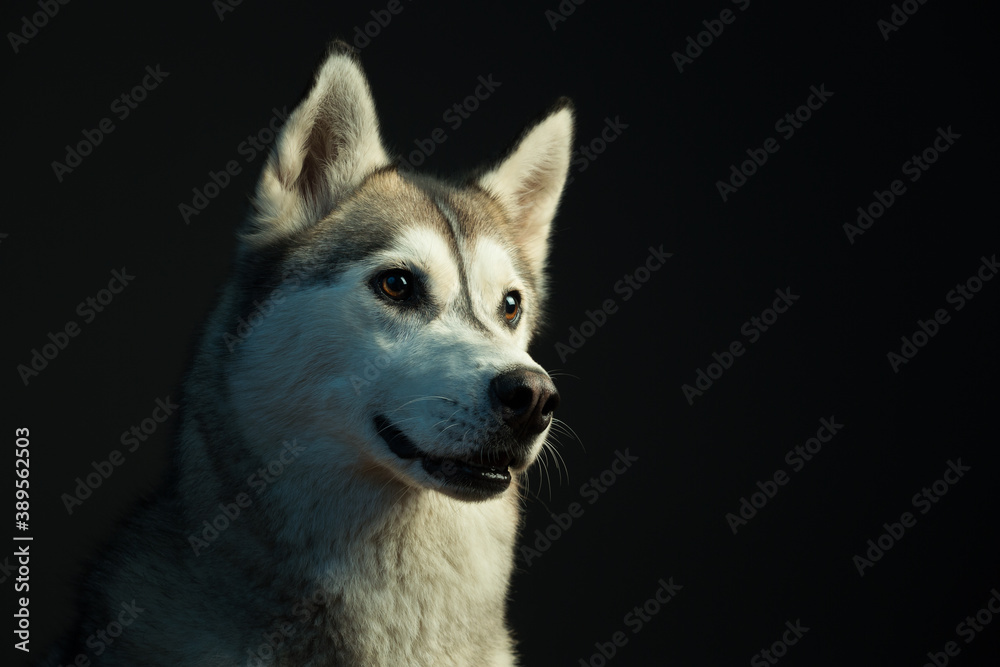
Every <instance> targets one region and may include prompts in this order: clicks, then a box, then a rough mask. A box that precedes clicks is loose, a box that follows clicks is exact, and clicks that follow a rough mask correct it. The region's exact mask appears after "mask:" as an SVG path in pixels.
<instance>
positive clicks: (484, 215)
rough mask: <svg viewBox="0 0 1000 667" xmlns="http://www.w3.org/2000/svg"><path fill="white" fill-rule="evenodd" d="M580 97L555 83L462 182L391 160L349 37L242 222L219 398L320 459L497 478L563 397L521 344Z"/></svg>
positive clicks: (287, 131) (526, 450)
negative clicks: (505, 146)
mask: <svg viewBox="0 0 1000 667" xmlns="http://www.w3.org/2000/svg"><path fill="white" fill-rule="evenodd" d="M572 124H573V115H572V110H571V108H570V106H569V104H568V102H567V101H561V102H560V103H559V104H557V106H556V107H555V108H554V109H553V110H551V111H550V113H549V114H548V115H546V116H545V117H544V118H542V119H541V120H540V121H539V122H537V123H535V124H533V125H532V126H530V127H529V128H528V129H527V130H526V131H525V132H524V134H523V135H522V136H521V138H520V139H519V141H518V142H516V144H515V145H514V147H513V149H512V150H511V151H509V153H508V154H507V155H506V157H504V158H503V159H502V160H500V161H499V162H498V163H497V164H495V165H492V166H490V167H488V168H485V169H483V170H481V171H480V172H477V173H476V174H475V175H474V176H472V177H471V178H469V179H468V180H466V181H464V182H455V183H453V182H445V181H442V180H439V179H435V178H431V177H427V176H422V175H417V174H413V173H410V172H407V171H403V170H401V169H399V168H398V167H397V166H396V165H395V164H394V163H393V162H392V160H391V159H390V158H389V156H388V154H387V153H386V151H385V149H384V148H383V145H382V140H381V137H380V132H379V126H378V120H377V116H376V113H375V107H374V103H373V101H372V95H371V92H370V90H369V86H368V83H367V81H366V79H365V76H364V74H363V72H362V70H361V68H360V66H359V64H358V62H357V61H356V59H355V57H354V55H353V54H352V53H351V51H350V48H349V47H347V46H346V45H343V44H337V45H334V47H333V49H332V50H331V52H330V54H329V55H328V57H327V59H326V61H325V62H324V63H323V65H322V66H321V67H320V69H319V71H318V72H317V74H316V78H315V82H314V84H313V87H312V89H311V91H310V92H309V94H308V95H307V97H306V99H305V100H304V101H303V102H302V103H301V104H300V106H299V107H298V108H297V109H296V110H295V111H294V112H293V113H292V114H290V115H289V117H288V120H287V122H286V124H285V126H284V127H283V129H282V131H281V133H280V135H279V137H278V139H277V141H276V144H275V147H274V150H273V152H272V155H271V156H270V159H269V161H268V163H267V165H266V166H265V168H264V170H263V173H262V175H261V178H260V182H259V185H258V188H257V192H256V196H255V199H254V212H253V214H252V215H251V217H250V219H249V221H248V223H247V226H246V228H245V229H244V231H243V233H242V235H241V245H240V250H239V255H238V267H237V277H236V280H235V282H234V285H235V287H234V288H233V289H231V291H230V293H229V297H228V298H229V302H230V304H231V308H230V311H229V312H230V315H229V316H228V318H227V323H226V325H225V326H226V329H227V331H229V332H233V331H234V330H235V329H239V327H240V326H241V325H242V326H243V332H244V333H245V334H246V335H234V334H232V333H230V340H231V341H232V339H233V337H234V336H235V341H234V342H233V343H232V344H231V345H228V346H227V351H226V353H225V354H227V355H228V357H229V359H230V361H229V363H230V364H232V368H231V371H230V372H229V373H228V374H227V376H228V377H230V378H231V379H229V380H228V382H229V387H228V391H229V396H230V398H231V400H232V402H233V403H234V404H239V405H240V406H241V410H240V411H239V413H238V425H239V428H240V429H241V430H242V434H243V437H244V438H245V439H246V440H248V441H251V442H261V443H264V442H270V443H276V442H280V441H281V440H282V439H287V438H289V437H290V436H294V437H295V438H296V439H297V440H299V441H300V442H301V441H303V440H305V441H307V442H309V443H310V444H311V445H314V446H310V447H309V448H308V451H309V457H310V459H311V465H314V466H325V467H326V468H327V469H329V470H330V472H331V474H337V473H338V472H341V471H342V470H343V468H345V467H349V468H352V473H353V474H355V475H369V476H373V477H378V476H379V475H381V476H383V477H388V478H390V479H392V480H395V481H397V482H401V483H403V484H405V485H406V486H408V487H411V488H425V489H435V490H438V491H441V492H444V493H446V494H448V495H450V496H453V497H455V498H459V499H462V500H484V499H488V498H492V497H496V496H498V495H500V494H502V493H504V492H505V491H506V490H507V489H508V488H509V487H510V486H511V479H512V475H514V476H516V475H517V474H519V473H521V472H522V471H523V470H525V469H526V468H527V467H528V466H529V465H530V464H531V463H532V462H533V461H534V459H535V458H536V457H537V455H538V453H539V451H540V449H541V447H542V445H543V442H544V440H545V438H546V436H547V434H548V431H549V428H550V426H551V422H552V413H553V410H554V409H555V407H556V405H557V404H558V401H559V398H558V393H557V391H556V388H555V386H554V385H553V383H552V380H551V378H550V377H549V375H548V374H547V373H546V372H545V371H544V370H543V369H542V368H541V367H540V366H539V365H538V364H537V363H536V362H535V361H534V360H533V359H532V358H531V357H530V356H529V355H528V353H527V348H528V343H529V341H530V339H531V337H532V334H533V333H534V331H535V330H536V327H537V325H538V322H539V315H540V312H541V307H542V304H543V299H544V296H545V279H544V266H545V261H546V256H547V253H548V238H549V231H550V227H551V223H552V219H553V217H554V216H555V213H556V209H557V206H558V203H559V199H560V196H561V193H562V190H563V186H564V183H565V180H566V175H567V171H568V168H569V160H570V144H571V138H572Z"/></svg>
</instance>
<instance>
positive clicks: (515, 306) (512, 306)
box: [503, 292, 521, 324]
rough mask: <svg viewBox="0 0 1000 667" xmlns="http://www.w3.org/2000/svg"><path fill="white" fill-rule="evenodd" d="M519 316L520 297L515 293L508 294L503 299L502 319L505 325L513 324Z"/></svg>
mask: <svg viewBox="0 0 1000 667" xmlns="http://www.w3.org/2000/svg"><path fill="white" fill-rule="evenodd" d="M520 316H521V295H520V294H518V293H517V292H508V293H507V296H505V297H504V298H503V318H504V320H506V321H507V324H514V323H515V322H517V319H518V318H519V317H520Z"/></svg>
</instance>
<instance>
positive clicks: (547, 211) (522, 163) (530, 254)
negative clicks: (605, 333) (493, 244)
mask: <svg viewBox="0 0 1000 667" xmlns="http://www.w3.org/2000/svg"><path fill="white" fill-rule="evenodd" d="M572 142H573V106H572V104H571V103H570V101H569V99H567V98H565V97H564V98H562V99H560V100H559V101H558V102H557V103H556V106H555V107H554V108H553V109H552V110H551V111H550V112H549V114H548V115H547V116H545V117H544V118H543V119H542V120H541V121H539V122H538V123H536V124H535V125H533V126H530V127H529V128H528V129H527V130H525V132H524V134H523V135H522V136H521V138H520V139H519V140H518V142H517V144H516V145H515V147H514V149H513V150H512V151H511V152H510V153H509V154H508V155H507V157H505V158H504V159H503V160H501V161H500V163H499V164H498V165H496V166H495V167H493V168H492V169H490V170H488V171H486V172H485V173H484V174H482V175H481V176H479V177H478V178H477V179H476V182H477V183H478V184H479V186H480V187H482V188H483V189H484V190H486V191H487V192H489V193H491V194H492V195H493V196H494V197H496V198H497V199H498V200H499V201H500V203H501V205H502V206H503V207H504V209H506V211H507V213H508V215H509V216H510V220H511V224H512V226H513V230H514V241H515V243H516V244H517V245H518V246H519V247H521V248H523V249H524V252H525V255H526V259H527V260H528V263H529V265H530V268H531V271H532V272H533V273H534V274H535V276H539V277H540V276H541V275H542V269H543V268H544V267H545V260H546V258H547V256H548V250H549V232H550V230H551V227H552V219H553V218H554V217H555V215H556V209H557V208H558V207H559V199H560V197H561V196H562V191H563V187H564V186H565V184H566V175H567V173H568V172H569V160H570V153H571V144H572Z"/></svg>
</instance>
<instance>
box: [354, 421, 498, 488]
mask: <svg viewBox="0 0 1000 667" xmlns="http://www.w3.org/2000/svg"><path fill="white" fill-rule="evenodd" d="M373 422H374V424H375V431H376V432H377V433H378V434H379V435H380V436H381V437H382V439H383V440H385V443H386V444H387V445H388V446H389V449H390V450H391V451H392V453H393V454H395V455H396V456H398V457H399V458H401V459H404V460H412V459H419V460H420V465H421V467H423V469H424V472H426V473H427V474H428V475H430V476H431V477H432V478H433V479H434V480H436V481H437V482H439V483H440V484H441V487H440V490H441V491H444V492H445V493H448V494H449V495H451V496H454V497H456V498H459V499H460V500H472V501H474V500H487V499H489V498H492V497H494V496H497V495H499V494H501V493H503V492H504V491H506V490H507V488H508V487H509V486H510V482H511V475H510V467H511V465H515V466H517V465H518V461H516V460H515V458H514V457H513V456H512V455H511V454H509V453H506V452H503V451H496V452H489V453H488V455H487V453H480V454H478V455H472V456H469V457H465V458H445V457H439V456H432V455H431V454H428V453H426V452H424V451H422V450H421V449H420V448H419V447H417V446H416V444H414V442H413V441H412V440H410V439H409V438H408V437H407V436H406V434H405V433H403V432H402V431H401V430H399V428H397V427H396V426H394V425H393V424H392V422H390V421H389V420H388V419H386V418H385V417H384V416H382V415H376V416H375V418H374V420H373Z"/></svg>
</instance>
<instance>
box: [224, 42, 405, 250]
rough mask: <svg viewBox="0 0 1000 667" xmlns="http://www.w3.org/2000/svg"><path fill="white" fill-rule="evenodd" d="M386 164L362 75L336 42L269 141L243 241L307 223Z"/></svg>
mask: <svg viewBox="0 0 1000 667" xmlns="http://www.w3.org/2000/svg"><path fill="white" fill-rule="evenodd" d="M388 164H389V157H388V155H386V152H385V149H384V148H383V147H382V140H381V137H380V134H379V125H378V117H377V115H376V113H375V103H374V101H373V100H372V94H371V90H370V89H369V87H368V80H367V79H366V78H365V75H364V72H363V71H362V69H361V66H360V64H359V63H358V61H357V59H356V57H355V55H354V50H353V48H352V47H351V46H349V45H348V44H346V43H345V42H342V41H337V42H334V43H333V44H332V45H331V47H330V51H329V53H328V54H327V56H326V60H325V61H324V62H323V64H322V65H321V66H320V68H319V70H317V72H316V76H315V80H314V82H313V85H312V89H311V90H310V91H309V94H308V95H307V96H306V99H305V100H304V101H303V102H302V103H301V104H299V106H298V107H297V108H296V109H295V111H293V112H292V113H291V114H290V115H289V116H288V120H287V121H286V122H285V125H284V127H283V128H282V129H281V132H280V134H279V135H278V138H277V140H276V141H275V145H274V148H273V149H272V151H271V155H270V156H269V158H268V161H267V164H266V165H265V167H264V170H263V172H262V174H261V177H260V182H259V183H258V184H257V192H256V195H255V197H254V209H255V211H254V215H252V217H251V221H250V225H249V228H248V229H247V230H246V231H245V232H244V233H243V235H242V236H243V240H244V241H246V242H247V243H248V244H249V245H251V246H260V245H262V244H264V243H267V242H270V241H273V240H274V239H276V238H279V237H281V236H285V235H287V234H290V233H292V232H295V231H297V230H300V229H303V228H305V227H307V226H309V225H310V224H312V223H314V222H316V221H318V220H320V219H322V218H323V217H324V216H326V215H327V214H328V213H329V212H330V211H331V210H333V208H334V207H335V206H336V204H337V202H338V200H340V199H341V198H342V197H344V196H345V195H347V194H348V193H349V192H350V191H351V190H353V189H354V188H355V187H357V185H358V184H360V183H361V181H362V180H364V178H365V177H366V176H367V175H368V174H370V173H371V172H372V171H374V170H376V169H378V168H380V167H383V166H386V165H388Z"/></svg>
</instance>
